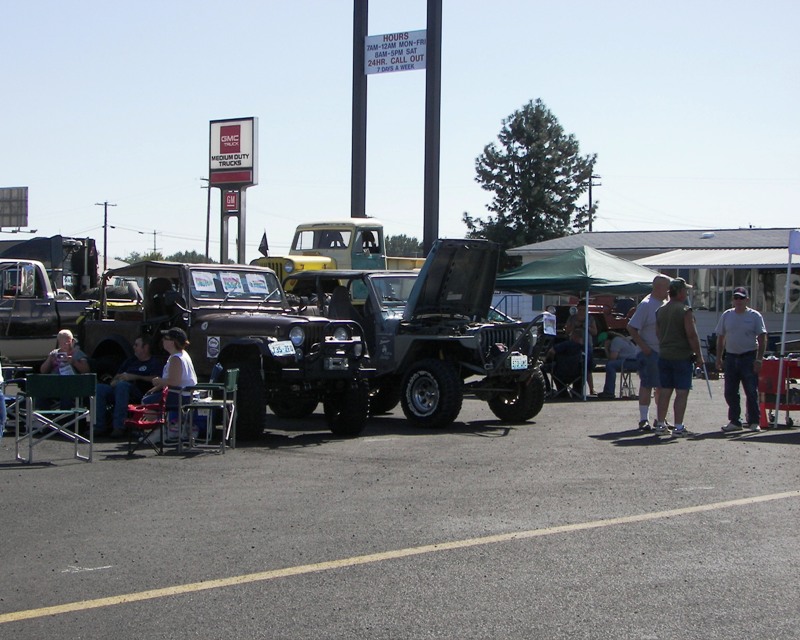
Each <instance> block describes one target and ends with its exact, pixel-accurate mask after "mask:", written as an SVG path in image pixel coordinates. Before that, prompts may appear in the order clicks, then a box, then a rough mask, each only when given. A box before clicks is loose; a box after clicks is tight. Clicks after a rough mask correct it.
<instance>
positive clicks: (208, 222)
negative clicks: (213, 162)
mask: <svg viewBox="0 0 800 640" xmlns="http://www.w3.org/2000/svg"><path fill="white" fill-rule="evenodd" d="M200 179H201V180H202V181H203V182H206V183H207V184H206V186H205V187H200V188H201V189H208V198H206V262H210V260H209V253H208V241H209V240H208V239H209V237H210V236H211V180H209V179H208V178H200ZM153 233H155V231H154V232H153ZM153 246H154V247H155V246H156V245H155V240H153ZM153 251H154V252H155V249H153Z"/></svg>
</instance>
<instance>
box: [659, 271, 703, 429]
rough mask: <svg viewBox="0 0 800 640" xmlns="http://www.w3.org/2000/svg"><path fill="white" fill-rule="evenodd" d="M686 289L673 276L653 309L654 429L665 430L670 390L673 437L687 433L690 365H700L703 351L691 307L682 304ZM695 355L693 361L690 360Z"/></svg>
mask: <svg viewBox="0 0 800 640" xmlns="http://www.w3.org/2000/svg"><path fill="white" fill-rule="evenodd" d="M687 298H688V291H687V285H686V281H685V280H684V279H683V278H675V279H674V280H672V282H670V284H669V302H668V303H667V304H665V305H664V306H663V307H661V308H660V309H659V310H658V311H657V312H656V329H657V331H658V344H659V352H658V377H659V380H660V382H661V389H660V390H659V392H658V393H659V401H658V403H657V408H658V422H657V424H656V428H655V432H656V433H657V434H662V433H667V432H668V429H667V426H666V424H665V423H666V419H667V411H668V410H669V401H670V398H671V397H672V392H673V391H674V392H675V403H674V404H673V406H672V410H673V412H674V415H675V428H674V430H673V431H672V436H673V437H674V438H683V437H686V436H687V435H688V434H689V432H688V431H687V430H686V428H685V427H684V424H683V416H684V415H685V413H686V403H687V400H688V399H689V390H690V389H691V388H692V374H693V372H694V367H695V365H697V366H698V367H702V366H703V352H702V350H701V349H700V338H698V336H697V327H696V326H695V321H694V314H693V313H692V308H691V307H690V306H689V305H688V304H687V303H686V300H687ZM694 358H696V359H697V360H696V362H695V363H694V364H693V363H692V360H693V359H694Z"/></svg>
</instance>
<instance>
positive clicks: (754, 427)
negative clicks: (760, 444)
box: [747, 424, 761, 432]
mask: <svg viewBox="0 0 800 640" xmlns="http://www.w3.org/2000/svg"><path fill="white" fill-rule="evenodd" d="M747 428H748V429H750V431H756V432H757V431H761V427H760V426H759V425H758V424H751V425H748V426H747Z"/></svg>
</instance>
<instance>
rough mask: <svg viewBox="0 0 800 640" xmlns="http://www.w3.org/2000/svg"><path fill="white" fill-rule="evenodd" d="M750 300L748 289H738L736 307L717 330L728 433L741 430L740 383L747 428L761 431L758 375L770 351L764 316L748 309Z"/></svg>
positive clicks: (718, 359) (735, 294)
mask: <svg viewBox="0 0 800 640" xmlns="http://www.w3.org/2000/svg"><path fill="white" fill-rule="evenodd" d="M749 299H750V295H749V294H748V292H747V289H745V288H744V287H736V288H735V289H734V290H733V308H732V309H728V310H727V311H725V313H723V314H722V315H721V316H720V319H719V322H718V323H717V328H716V330H715V331H716V334H717V370H718V371H723V370H724V371H725V402H727V403H728V424H727V425H725V426H724V427H722V430H723V431H724V432H725V433H731V432H733V431H741V430H742V403H741V396H740V395H739V385H740V384H741V386H742V387H743V388H744V397H745V400H746V404H747V411H746V414H745V415H746V418H747V428H748V429H750V431H761V427H760V426H759V425H758V423H759V422H760V412H759V407H758V374H759V373H761V363H762V361H763V360H764V350H765V349H766V348H767V327H766V325H765V324H764V318H763V316H762V315H761V314H760V313H759V312H758V311H756V310H755V309H751V308H750V307H748V306H747V301H748V300H749ZM723 350H724V353H725V361H724V363H723V360H722V354H723Z"/></svg>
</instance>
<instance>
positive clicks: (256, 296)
mask: <svg viewBox="0 0 800 640" xmlns="http://www.w3.org/2000/svg"><path fill="white" fill-rule="evenodd" d="M120 279H122V281H131V280H135V281H136V282H137V283H140V285H141V290H142V295H143V300H142V302H141V303H139V304H134V305H133V306H132V307H128V308H124V309H119V308H118V309H114V310H112V308H111V307H110V305H109V300H108V298H107V294H106V292H107V288H106V287H105V286H102V287H101V288H100V290H101V292H102V297H101V299H100V305H99V308H98V309H97V310H96V312H95V313H94V314H93V315H92V316H90V317H88V318H87V320H86V321H85V322H83V323H82V335H81V338H82V339H81V344H82V346H83V349H84V351H86V353H87V354H89V356H90V359H91V361H92V362H93V363H95V366H96V367H97V369H98V373H101V374H102V373H104V372H105V371H107V372H109V373H110V372H113V371H114V370H115V369H116V367H117V366H118V364H119V363H120V362H122V360H123V359H124V358H125V357H126V356H128V355H130V354H131V346H130V345H131V344H132V343H133V340H134V339H135V338H136V336H137V335H144V336H149V337H150V338H151V341H152V344H153V345H154V352H157V351H155V349H158V348H159V347H160V343H159V342H158V337H160V336H159V332H160V331H161V330H163V329H167V328H170V327H180V328H182V329H183V330H184V331H186V333H187V335H188V337H189V347H188V349H187V350H188V352H189V355H191V357H192V361H193V363H194V367H195V370H196V371H197V374H198V375H199V376H200V377H201V378H202V377H205V378H208V376H209V375H210V373H211V370H212V368H213V367H214V366H215V365H216V364H217V363H219V364H221V365H222V366H223V368H225V369H233V368H237V369H239V389H238V400H237V408H236V411H237V415H238V422H237V433H238V435H239V437H241V438H243V439H255V438H258V437H259V436H260V435H261V433H262V432H263V429H264V421H265V418H266V407H267V404H269V406H270V408H272V409H273V412H274V413H276V414H277V415H282V414H283V415H305V414H308V413H310V412H311V411H313V410H314V409H315V408H316V406H317V404H318V403H319V402H322V403H323V407H324V410H325V417H326V420H327V423H328V427H329V429H330V430H331V431H332V432H333V433H334V434H336V435H342V436H355V435H358V434H359V433H360V432H361V431H362V429H363V428H364V426H365V424H366V420H367V416H368V413H369V386H368V382H367V378H368V376H369V375H370V374H371V373H372V372H374V369H372V368H371V367H370V365H369V357H368V354H367V349H366V346H365V344H364V342H363V340H362V329H361V327H360V326H358V324H356V323H354V322H350V321H333V320H328V319H327V318H323V317H307V316H300V315H297V313H296V312H295V310H294V309H293V308H292V307H291V306H290V304H289V302H288V301H287V298H286V294H285V293H284V291H283V288H282V287H281V284H280V282H279V281H278V278H277V276H276V275H275V273H274V272H273V271H272V270H270V269H266V268H263V267H257V266H249V265H219V264H183V263H177V262H166V261H145V262H139V263H135V264H131V265H128V266H125V267H121V268H119V269H111V270H109V271H107V272H106V273H105V275H104V283H103V284H104V285H105V281H120ZM104 370H105V371H104Z"/></svg>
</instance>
